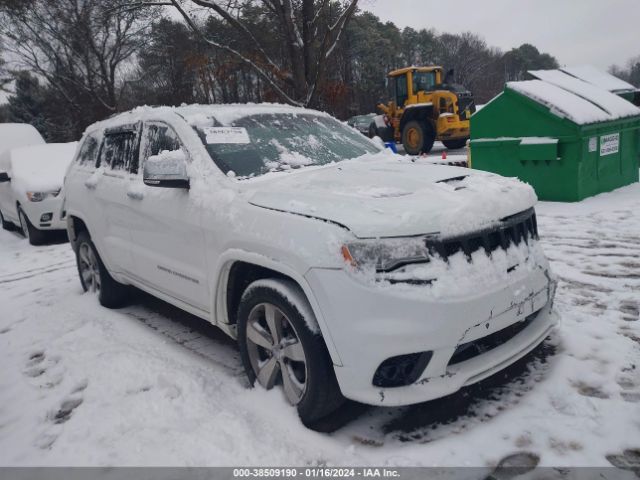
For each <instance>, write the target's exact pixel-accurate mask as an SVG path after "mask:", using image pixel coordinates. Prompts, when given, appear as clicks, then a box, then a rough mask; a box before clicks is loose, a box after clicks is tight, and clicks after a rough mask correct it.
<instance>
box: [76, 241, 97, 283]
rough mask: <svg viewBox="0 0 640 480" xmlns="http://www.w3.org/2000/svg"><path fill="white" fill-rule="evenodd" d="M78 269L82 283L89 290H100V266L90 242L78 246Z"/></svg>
mask: <svg viewBox="0 0 640 480" xmlns="http://www.w3.org/2000/svg"><path fill="white" fill-rule="evenodd" d="M78 270H80V276H81V277H82V283H83V286H84V287H85V289H86V290H87V291H89V292H93V293H99V292H100V266H99V264H98V259H97V258H96V255H95V253H94V252H93V248H91V246H90V245H89V244H88V243H82V244H80V247H79V248H78Z"/></svg>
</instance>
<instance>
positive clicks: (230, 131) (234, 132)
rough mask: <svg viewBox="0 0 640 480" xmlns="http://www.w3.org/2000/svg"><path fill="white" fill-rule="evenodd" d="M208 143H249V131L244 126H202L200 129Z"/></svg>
mask: <svg viewBox="0 0 640 480" xmlns="http://www.w3.org/2000/svg"><path fill="white" fill-rule="evenodd" d="M202 131H203V132H204V135H205V141H206V142H207V144H208V145H216V144H221V143H236V144H247V143H251V139H250V138H249V133H247V129H246V128H244V127H204V128H203V129H202Z"/></svg>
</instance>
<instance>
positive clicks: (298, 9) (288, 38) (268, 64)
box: [123, 0, 358, 105]
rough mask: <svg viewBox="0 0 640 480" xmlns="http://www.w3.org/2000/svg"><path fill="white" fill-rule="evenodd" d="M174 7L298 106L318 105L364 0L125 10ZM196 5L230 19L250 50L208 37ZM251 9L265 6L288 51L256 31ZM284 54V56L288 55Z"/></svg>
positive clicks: (134, 1) (268, 0)
mask: <svg viewBox="0 0 640 480" xmlns="http://www.w3.org/2000/svg"><path fill="white" fill-rule="evenodd" d="M157 5H168V6H171V7H173V8H175V9H176V10H177V11H178V12H179V13H180V15H181V16H182V17H183V19H184V20H185V22H186V23H187V24H188V25H189V26H190V27H191V29H192V30H193V31H194V32H196V33H197V35H198V36H199V37H200V38H201V39H202V40H203V41H204V42H206V43H207V44H209V45H211V46H213V47H216V48H219V49H222V50H224V51H226V52H227V53H229V54H231V55H233V56H234V57H236V58H237V59H238V60H240V61H241V62H243V63H244V64H246V65H248V66H250V67H251V68H252V70H254V71H255V72H256V73H257V74H258V75H259V76H260V78H262V80H263V81H264V82H265V83H266V84H267V85H268V86H269V87H270V88H272V89H273V90H274V91H275V92H276V93H277V94H278V96H279V97H280V98H282V99H283V100H284V101H286V102H288V103H291V104H293V105H315V104H316V103H317V101H318V95H319V92H320V85H321V83H322V82H323V81H324V79H325V75H326V69H327V61H328V59H329V58H330V57H331V56H332V54H333V53H334V50H335V47H336V45H337V44H338V42H339V41H340V38H341V36H342V33H343V32H344V29H345V27H346V25H347V23H348V22H349V20H350V19H351V17H352V16H353V15H354V13H355V12H356V9H357V7H358V0H341V1H332V0H247V1H238V0H166V1H164V0H161V1H154V0H131V1H130V2H128V3H126V4H124V5H123V7H124V9H125V10H131V9H134V8H139V7H144V6H157ZM191 7H202V8H204V9H206V11H209V12H210V13H212V14H214V15H215V16H217V17H219V18H221V19H222V20H224V21H225V22H226V23H227V24H228V25H230V26H231V27H233V29H234V30H235V31H236V32H237V33H238V34H239V35H240V36H241V37H242V38H243V39H244V40H245V42H244V44H245V45H246V46H247V48H246V49H241V48H238V47H236V46H234V45H232V44H231V42H227V41H224V40H221V39H220V38H214V37H213V36H211V35H208V34H207V33H206V32H205V31H204V30H203V29H202V28H201V26H200V22H199V19H198V17H197V15H195V14H194V13H193V8H191ZM247 9H253V12H254V13H255V11H256V9H259V10H260V14H261V15H262V16H264V17H268V18H269V19H270V20H271V21H272V22H274V23H275V25H276V26H277V28H276V31H274V32H273V34H274V35H277V36H278V37H279V40H280V41H281V45H283V46H284V49H283V50H284V51H283V52H277V53H276V52H272V51H270V49H269V48H268V46H267V45H265V44H264V42H263V40H262V38H264V36H259V35H254V33H253V30H252V25H251V24H250V23H248V22H245V20H244V18H243V14H244V13H245V11H246V10H247ZM282 53H284V54H282Z"/></svg>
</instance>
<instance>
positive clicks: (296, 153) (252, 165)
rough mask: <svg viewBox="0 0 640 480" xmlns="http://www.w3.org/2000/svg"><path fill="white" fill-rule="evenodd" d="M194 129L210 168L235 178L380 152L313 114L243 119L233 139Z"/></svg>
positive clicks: (349, 131)
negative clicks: (213, 163) (209, 157)
mask: <svg viewBox="0 0 640 480" xmlns="http://www.w3.org/2000/svg"><path fill="white" fill-rule="evenodd" d="M210 121H211V122H212V123H215V120H213V119H211V120H210ZM194 128H195V130H196V132H197V133H198V135H199V136H200V138H201V140H202V142H203V144H204V145H205V146H206V148H207V151H208V152H209V155H210V156H211V158H212V159H213V161H214V162H215V163H216V165H217V166H218V167H219V168H220V169H221V170H222V171H223V172H224V173H225V174H229V173H230V172H232V173H231V175H232V176H234V175H235V177H236V178H239V179H243V178H250V177H255V176H259V175H263V174H265V173H268V172H273V171H285V170H290V169H297V168H303V167H307V166H312V165H326V164H328V163H332V162H340V161H342V160H347V159H352V158H357V157H361V156H363V155H366V154H368V153H375V152H378V151H379V150H380V148H379V147H378V146H377V145H375V144H374V143H373V142H371V141H370V140H369V139H367V138H366V137H363V136H362V135H361V134H359V133H358V132H356V131H354V130H352V129H351V128H349V127H347V126H345V125H343V124H342V123H340V122H338V121H337V120H335V119H333V118H331V117H328V116H323V115H316V114H299V113H287V112H282V113H280V112H278V113H260V114H254V115H249V116H246V117H243V118H239V119H237V120H236V121H235V122H234V123H233V128H234V129H235V131H234V132H233V135H229V132H225V134H224V135H225V136H222V135H223V134H222V133H221V134H220V135H218V134H217V130H216V129H215V128H212V127H210V126H206V125H202V124H200V125H197V126H194ZM220 130H223V129H220ZM247 138H248V141H246V139H247Z"/></svg>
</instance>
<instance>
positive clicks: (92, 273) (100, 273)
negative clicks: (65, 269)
mask: <svg viewBox="0 0 640 480" xmlns="http://www.w3.org/2000/svg"><path fill="white" fill-rule="evenodd" d="M76 264H77V266H78V274H79V275H80V283H81V284H82V289H83V290H84V291H85V292H91V293H95V294H97V295H98V300H99V301H100V305H102V306H103V307H107V308H119V307H122V306H123V305H125V304H126V302H127V300H128V298H129V288H128V287H127V286H126V285H123V284H121V283H119V282H117V281H115V280H114V279H113V277H112V276H111V275H110V274H109V272H108V271H107V269H106V267H105V266H104V263H102V260H101V259H100V255H98V252H97V250H96V247H95V245H94V244H93V242H92V241H91V237H89V234H88V233H87V232H81V233H80V234H79V235H78V240H77V241H76Z"/></svg>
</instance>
